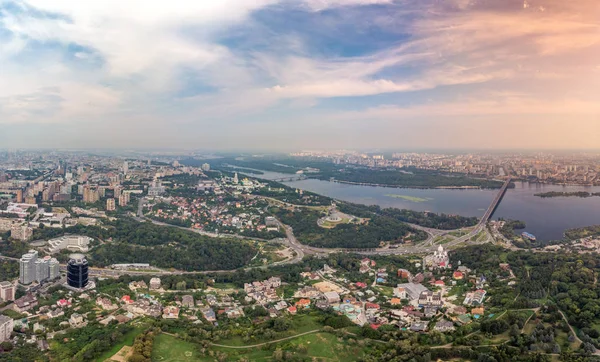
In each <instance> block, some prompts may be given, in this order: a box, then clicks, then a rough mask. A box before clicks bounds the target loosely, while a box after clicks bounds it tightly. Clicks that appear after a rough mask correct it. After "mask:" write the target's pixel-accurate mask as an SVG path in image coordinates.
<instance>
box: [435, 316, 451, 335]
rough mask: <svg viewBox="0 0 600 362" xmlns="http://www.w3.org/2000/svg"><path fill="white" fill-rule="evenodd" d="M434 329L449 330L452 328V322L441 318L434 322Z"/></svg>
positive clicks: (439, 330)
mask: <svg viewBox="0 0 600 362" xmlns="http://www.w3.org/2000/svg"><path fill="white" fill-rule="evenodd" d="M434 329H435V330H436V331H438V332H451V331H453V330H454V323H452V322H450V321H449V320H446V319H442V320H440V321H439V322H437V323H436V324H435V327H434Z"/></svg>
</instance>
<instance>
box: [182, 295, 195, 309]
mask: <svg viewBox="0 0 600 362" xmlns="http://www.w3.org/2000/svg"><path fill="white" fill-rule="evenodd" d="M181 305H182V306H184V307H186V308H193V307H194V297H193V296H191V295H184V296H183V297H182V298H181Z"/></svg>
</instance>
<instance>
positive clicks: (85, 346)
mask: <svg viewBox="0 0 600 362" xmlns="http://www.w3.org/2000/svg"><path fill="white" fill-rule="evenodd" d="M132 329H133V327H131V326H129V325H126V324H120V325H119V324H117V323H116V321H115V322H113V323H109V324H108V325H107V326H101V325H100V324H99V323H98V322H91V323H90V324H88V325H87V326H85V327H83V328H79V329H69V330H67V332H66V333H65V334H64V339H63V338H61V339H60V342H58V340H53V341H52V348H51V355H52V357H53V359H55V360H57V361H67V360H68V361H76V362H77V361H92V360H94V359H95V358H96V357H98V356H100V355H101V354H102V352H104V351H106V350H108V349H110V348H111V346H113V345H114V344H116V343H119V342H121V341H123V339H124V338H125V334H126V333H127V332H129V331H130V330H132ZM32 349H33V348H32Z"/></svg>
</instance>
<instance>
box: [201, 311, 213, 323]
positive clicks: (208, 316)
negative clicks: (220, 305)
mask: <svg viewBox="0 0 600 362" xmlns="http://www.w3.org/2000/svg"><path fill="white" fill-rule="evenodd" d="M200 312H202V316H203V317H204V319H206V320H207V321H209V322H211V323H214V322H216V321H217V315H216V314H215V311H214V310H212V308H210V307H205V308H202V309H200Z"/></svg>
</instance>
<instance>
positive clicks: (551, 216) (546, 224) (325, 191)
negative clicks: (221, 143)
mask: <svg viewBox="0 0 600 362" xmlns="http://www.w3.org/2000/svg"><path fill="white" fill-rule="evenodd" d="M263 172H264V174H263V175H252V176H254V177H258V178H265V179H275V178H284V177H288V178H289V177H290V175H289V174H281V173H276V172H266V171H263ZM284 183H285V184H286V185H288V186H290V187H295V188H298V189H302V190H305V191H310V192H314V193H317V194H320V195H324V196H328V197H331V198H334V199H339V200H344V201H349V202H354V203H361V204H366V205H379V206H381V207H395V208H399V209H411V210H416V211H431V212H436V213H446V214H458V215H462V216H477V217H481V216H482V215H483V213H484V212H485V210H486V209H487V207H488V206H489V204H490V203H491V202H492V200H493V199H494V196H495V195H496V194H497V192H498V190H477V189H475V190H455V189H425V190H422V189H402V188H389V187H376V186H360V185H347V184H341V183H337V182H329V181H321V180H313V179H307V180H301V181H294V182H284ZM549 191H559V192H573V191H588V192H600V186H596V187H584V186H560V185H544V184H530V183H527V182H516V187H515V188H514V189H509V190H508V191H507V192H506V195H505V196H504V198H503V199H502V202H501V203H500V205H499V206H498V209H497V210H496V212H495V213H494V215H493V218H494V219H498V218H505V219H515V220H522V221H524V222H525V223H526V224H527V228H526V229H525V230H524V231H528V232H530V233H532V234H533V235H535V236H536V237H537V238H538V239H539V240H541V241H549V240H558V239H562V237H563V233H564V231H565V230H566V229H569V228H575V227H582V226H589V225H598V224H600V197H589V198H579V197H555V198H541V197H537V196H534V194H536V193H539V192H549Z"/></svg>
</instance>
